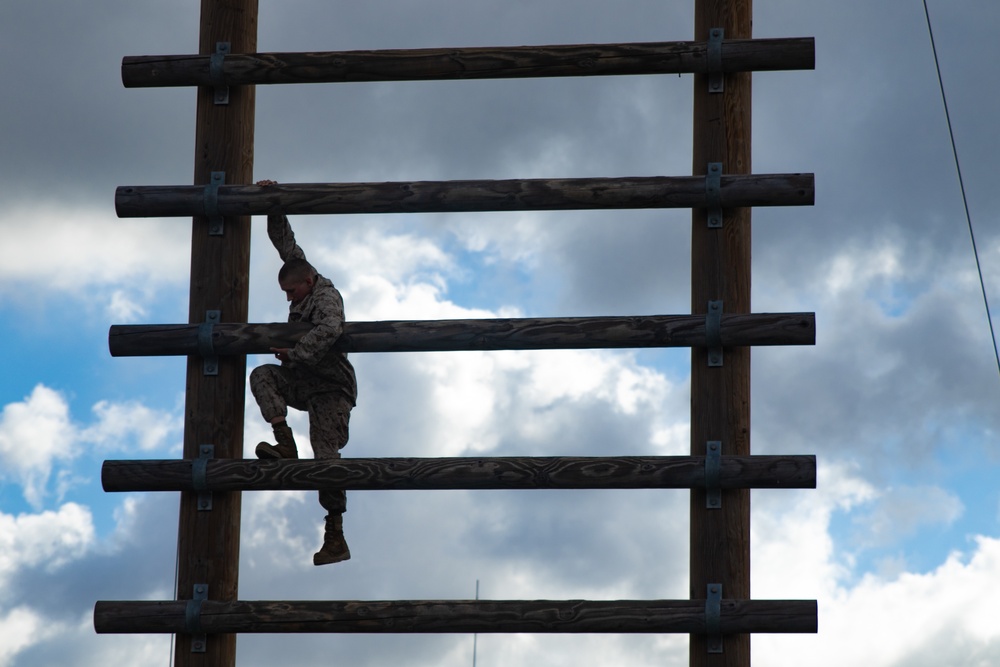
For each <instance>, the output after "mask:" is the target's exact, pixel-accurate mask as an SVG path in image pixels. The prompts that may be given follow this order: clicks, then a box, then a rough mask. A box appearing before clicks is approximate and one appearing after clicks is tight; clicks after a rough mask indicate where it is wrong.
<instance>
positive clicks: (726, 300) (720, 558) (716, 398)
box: [688, 0, 753, 667]
mask: <svg viewBox="0 0 1000 667" xmlns="http://www.w3.org/2000/svg"><path fill="white" fill-rule="evenodd" d="M694 15H695V25H694V38H695V39H708V38H709V36H710V33H711V31H712V30H714V29H717V28H721V29H722V30H723V31H724V36H725V39H726V40H729V39H751V38H752V27H753V3H752V1H751V0H695V2H694ZM723 88H724V90H723V91H722V92H712V90H711V89H710V84H709V77H708V75H706V74H695V75H694V77H693V96H694V104H693V113H692V132H693V140H692V161H691V166H692V172H691V173H693V174H704V173H707V169H708V165H709V164H710V163H713V162H718V163H721V164H722V171H723V173H725V174H750V173H753V169H752V163H751V158H752V155H753V153H752V150H751V140H752V137H753V132H752V124H751V115H752V114H751V112H752V106H753V105H752V75H751V74H750V73H748V72H729V73H727V74H726V75H725V76H724V77H723ZM751 217H752V209H751V208H750V207H748V206H737V207H734V208H726V209H725V210H724V211H723V227H722V228H721V229H709V228H708V227H707V225H706V215H705V210H704V209H694V210H693V211H692V215H691V312H692V313H704V312H706V311H707V308H708V303H709V301H722V304H723V306H722V312H723V313H749V312H751V303H750V295H751V282H752V271H751V269H752V262H751V248H752V245H753V244H752V227H751ZM750 352H751V350H750V348H747V347H735V348H726V349H725V350H724V359H723V365H722V366H720V367H710V366H708V363H707V357H708V354H707V349H706V348H692V349H691V454H692V455H695V456H697V455H703V454H704V453H705V450H706V446H707V443H708V442H709V441H719V442H721V443H722V453H723V454H724V455H734V456H749V455H750V454H751V449H750V433H751V429H750V417H751V410H750V398H751V394H750ZM690 515H691V542H690V543H691V553H690V560H689V562H690V571H689V579H688V582H689V586H690V591H689V596H690V597H691V598H692V599H695V598H703V597H705V594H706V593H705V592H706V588H707V586H708V584H721V585H722V594H723V596H724V597H730V598H737V599H748V598H750V492H749V490H747V489H726V490H724V491H723V492H722V507H721V508H719V509H708V508H706V506H705V492H704V490H702V489H693V490H692V491H691V505H690ZM688 661H689V667H747V666H748V665H750V635H749V634H739V635H730V636H727V637H725V639H724V640H723V646H722V653H709V652H708V647H707V643H706V639H705V636H704V635H692V636H691V640H690V643H689V649H688Z"/></svg>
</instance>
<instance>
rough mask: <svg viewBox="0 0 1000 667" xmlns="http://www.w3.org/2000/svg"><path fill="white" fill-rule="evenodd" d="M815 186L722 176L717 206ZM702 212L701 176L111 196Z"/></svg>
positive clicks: (261, 211) (168, 207)
mask: <svg viewBox="0 0 1000 667" xmlns="http://www.w3.org/2000/svg"><path fill="white" fill-rule="evenodd" d="M814 181H815V179H814V176H813V174H733V175H723V176H722V177H721V181H720V200H719V201H720V204H721V206H722V207H724V208H731V207H745V206H811V205H812V204H813V202H814V200H815V183H814ZM209 201H211V203H210V204H209ZM706 206H708V195H707V194H706V177H704V176H673V177H668V176H639V177H622V178H565V179H508V180H464V181H411V182H386V183H287V184H285V183H279V184H277V185H268V186H259V185H220V186H219V187H218V192H217V193H216V194H213V196H211V197H207V196H206V186H204V185H142V186H140V185H123V186H120V187H118V188H117V189H116V191H115V210H116V211H117V213H118V217H121V218H151V217H192V216H202V215H209V214H211V213H217V214H218V215H221V216H245V215H271V214H280V213H284V214H286V215H320V214H324V215H326V214H330V215H340V214H358V213H375V214H388V213H459V212H465V213H468V212H477V211H478V212H481V211H571V210H597V209H646V208H704V207H706ZM210 209H211V210H210Z"/></svg>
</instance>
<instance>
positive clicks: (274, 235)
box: [267, 215, 358, 403]
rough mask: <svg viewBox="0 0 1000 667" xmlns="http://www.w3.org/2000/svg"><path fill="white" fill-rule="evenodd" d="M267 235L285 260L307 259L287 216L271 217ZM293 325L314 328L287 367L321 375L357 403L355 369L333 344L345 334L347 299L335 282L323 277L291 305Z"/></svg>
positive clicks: (291, 355) (295, 348)
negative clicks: (307, 323)
mask: <svg viewBox="0 0 1000 667" xmlns="http://www.w3.org/2000/svg"><path fill="white" fill-rule="evenodd" d="M267 235H268V237H270V239H271V243H272V244H274V247H275V248H276V249H277V251H278V254H279V255H280V256H281V261H283V262H287V261H288V260H290V259H305V258H306V254H305V252H303V250H302V248H300V247H299V245H298V244H297V243H296V242H295V233H294V232H292V226H291V225H290V224H288V218H287V217H286V216H284V215H269V216H267ZM288 321H289V322H309V323H311V324H312V325H313V328H312V329H311V330H310V331H309V332H308V333H307V334H305V335H304V336H302V338H300V339H299V341H298V343H296V344H295V347H293V348H292V349H291V350H290V351H289V352H288V358H289V360H290V361H288V362H285V364H284V365H286V366H289V367H291V368H295V369H298V370H303V371H306V372H307V373H310V374H313V375H315V376H317V378H316V379H318V380H320V381H322V382H329V383H330V384H331V391H337V392H340V393H342V394H344V395H345V396H347V398H349V399H351V402H352V403H354V402H355V400H356V399H357V395H358V382H357V379H356V378H355V375H354V366H352V365H351V362H350V361H348V360H347V354H346V353H344V352H340V351H338V350H336V349H334V347H333V344H334V343H335V342H336V341H337V338H339V337H340V334H341V333H342V332H343V331H344V299H343V297H341V296H340V292H339V291H338V290H337V288H336V287H334V286H333V283H332V282H330V281H329V280H328V279H327V278H324V277H323V276H321V275H317V276H316V284H315V285H314V286H313V288H312V292H310V293H309V294H308V295H307V296H306V297H305V298H304V299H302V300H301V301H300V302H298V303H293V304H290V305H289V306H288Z"/></svg>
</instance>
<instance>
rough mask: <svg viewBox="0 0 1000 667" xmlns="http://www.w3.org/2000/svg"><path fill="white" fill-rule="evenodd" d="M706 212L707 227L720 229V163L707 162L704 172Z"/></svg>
mask: <svg viewBox="0 0 1000 667" xmlns="http://www.w3.org/2000/svg"><path fill="white" fill-rule="evenodd" d="M705 199H706V203H707V206H706V209H707V211H706V214H707V217H708V227H709V229H722V163H721V162H709V163H708V171H707V172H706V174H705Z"/></svg>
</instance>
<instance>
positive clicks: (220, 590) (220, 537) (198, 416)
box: [174, 0, 257, 667]
mask: <svg viewBox="0 0 1000 667" xmlns="http://www.w3.org/2000/svg"><path fill="white" fill-rule="evenodd" d="M220 42H228V43H229V49H230V52H232V53H254V52H256V50H257V0H202V4H201V32H200V37H199V53H201V54H213V53H216V50H217V44H218V43H220ZM228 94H229V102H228V104H216V103H215V98H216V95H217V91H216V90H215V89H213V88H209V87H204V86H203V87H200V88H199V89H198V102H197V126H196V128H195V166H194V183H195V185H201V184H208V183H209V182H210V181H211V176H212V172H225V182H226V183H227V184H246V183H250V182H251V179H252V178H253V132H254V102H255V91H254V88H253V87H252V86H242V87H231V88H230V89H229V91H228ZM211 224H212V223H211V221H210V220H209V218H207V217H196V218H194V221H193V224H192V237H191V292H190V310H189V320H188V321H189V322H191V323H202V322H205V320H206V314H207V312H208V311H213V310H217V311H220V313H219V319H220V321H222V322H246V321H247V311H248V304H249V289H248V284H249V269H250V218H249V217H238V218H235V217H233V218H226V219H225V220H224V227H223V232H222V235H210V234H209V229H210V226H211ZM245 391H246V357H245V356H242V355H234V356H224V357H219V358H218V374H217V375H206V374H205V368H204V362H203V359H202V357H200V356H192V357H188V365H187V399H186V404H185V423H184V457H185V458H194V459H196V458H198V457H199V455H200V452H201V446H202V445H213V446H214V449H215V452H214V456H215V458H242V456H243V410H244V402H245V401H244V395H245ZM240 501H241V497H240V494H239V492H236V493H214V494H212V508H211V510H204V509H200V508H199V506H198V504H199V503H198V494H196V493H191V492H185V493H182V494H181V504H180V520H179V526H178V538H177V549H178V561H179V562H178V575H177V597H178V599H181V600H184V599H192V598H193V597H195V595H194V587H195V586H196V585H205V586H207V597H208V598H209V599H212V600H236V599H237V587H238V581H239V556H240ZM199 648H200V647H199ZM174 656H175V658H174V665H175V667H186V666H198V667H208V666H212V667H233V666H234V665H235V664H236V635H234V634H229V635H208V637H207V640H206V642H205V646H204V652H193V651H192V635H188V634H179V635H177V638H176V646H175V651H174Z"/></svg>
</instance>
